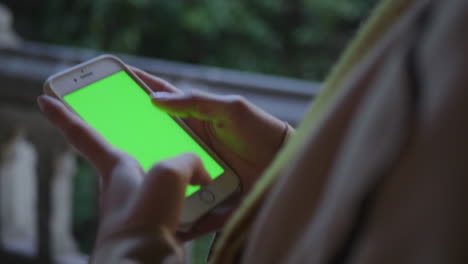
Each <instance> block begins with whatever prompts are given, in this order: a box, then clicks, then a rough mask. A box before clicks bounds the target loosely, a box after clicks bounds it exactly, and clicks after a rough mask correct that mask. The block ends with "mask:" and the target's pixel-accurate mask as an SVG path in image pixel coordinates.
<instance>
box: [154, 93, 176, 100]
mask: <svg viewBox="0 0 468 264" xmlns="http://www.w3.org/2000/svg"><path fill="white" fill-rule="evenodd" d="M150 96H151V99H154V100H166V99H172V98H174V93H168V92H154V93H152V94H151V95H150Z"/></svg>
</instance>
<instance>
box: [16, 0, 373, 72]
mask: <svg viewBox="0 0 468 264" xmlns="http://www.w3.org/2000/svg"><path fill="white" fill-rule="evenodd" d="M18 1H19V2H20V3H23V5H25V6H27V8H28V10H30V11H29V13H28V11H25V10H26V8H21V4H18ZM7 2H11V5H15V6H16V7H17V8H14V11H15V9H17V10H23V11H24V12H18V14H16V19H17V20H18V30H19V31H20V32H21V33H22V35H23V36H25V37H26V38H29V39H33V40H39V41H46V42H52V43H58V44H65V45H72V46H78V47H87V48H93V49H100V50H105V51H109V52H121V53H130V54H136V55H142V56H149V57H157V58H164V59H169V60H176V61H183V62H190V63H197V64H205V65H213V66H220V67H227V68H234V69H239V70H245V71H255V72H263V73H270V74H279V75H288V76H293V77H298V78H306V79H314V80H322V79H323V77H324V75H325V74H326V73H327V71H328V70H329V68H330V66H331V65H332V63H333V61H335V60H336V58H337V56H338V55H339V52H340V51H341V50H342V48H343V47H344V46H345V44H346V43H347V41H348V40H349V39H350V37H351V36H352V34H353V33H354V32H355V31H356V29H357V27H358V26H359V24H360V23H361V21H362V20H363V18H365V17H366V16H367V15H368V13H369V12H370V10H371V8H372V7H373V6H374V4H375V2H376V1H375V0H333V1H330V0H214V1H213V0H99V1H96V0H80V1H63V0H43V1H33V2H39V3H40V6H39V4H37V3H36V4H35V5H37V8H34V7H33V8H32V9H31V7H32V6H31V5H34V3H31V1H25V0H10V1H7ZM7 4H8V3H7Z"/></svg>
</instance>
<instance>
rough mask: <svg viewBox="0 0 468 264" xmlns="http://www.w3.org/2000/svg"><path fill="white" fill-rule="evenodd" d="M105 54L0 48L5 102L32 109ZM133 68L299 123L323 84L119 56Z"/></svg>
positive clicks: (0, 93) (0, 96)
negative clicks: (65, 75)
mask: <svg viewBox="0 0 468 264" xmlns="http://www.w3.org/2000/svg"><path fill="white" fill-rule="evenodd" d="M99 54H101V52H99V51H94V50H86V49H77V48H70V47H63V46H57V45H49V44H42V43H35V42H22V43H21V44H20V45H17V46H15V47H9V48H4V49H0V61H1V62H2V63H1V64H0V80H1V82H2V86H3V87H2V89H1V90H0V103H1V102H18V103H20V104H22V105H24V106H32V104H33V103H34V99H35V97H36V96H37V95H39V94H40V93H41V92H42V83H43V81H44V80H45V79H46V78H47V77H48V76H49V75H51V74H52V73H55V72H57V71H59V70H62V69H64V68H67V67H69V66H71V65H74V64H77V63H79V62H82V61H84V60H87V59H89V58H92V57H95V56H97V55H99ZM117 55H118V56H119V57H120V58H122V59H123V60H124V61H126V62H127V63H129V64H131V65H134V66H136V67H139V68H141V69H143V70H145V71H147V72H150V73H152V74H155V75H158V76H160V77H162V78H165V79H167V80H169V81H171V82H172V83H173V84H174V85H176V86H177V87H179V88H181V89H183V90H190V89H199V90H204V91H208V92H214V93H219V94H240V95H242V96H245V97H246V98H247V99H249V100H250V101H252V102H253V103H254V104H256V105H258V106H259V107H261V108H263V109H264V110H266V111H267V112H270V113H271V114H273V115H275V116H277V117H279V118H281V119H283V120H285V121H288V122H290V123H291V124H293V125H294V124H297V123H298V122H299V120H300V119H301V117H302V115H303V114H304V112H305V109H306V107H307V105H308V104H309V102H310V101H311V99H312V98H313V97H314V96H315V95H316V94H317V92H318V90H319V87H320V84H319V83H317V82H309V81H303V80H297V79H292V78H284V77H276V76H269V75H264V74H254V73H246V72H239V71H233V70H226V69H219V68H215V67H205V66H196V65H191V64H185V63H178V62H172V61H165V60H158V59H149V58H144V57H137V56H130V55H122V54H117Z"/></svg>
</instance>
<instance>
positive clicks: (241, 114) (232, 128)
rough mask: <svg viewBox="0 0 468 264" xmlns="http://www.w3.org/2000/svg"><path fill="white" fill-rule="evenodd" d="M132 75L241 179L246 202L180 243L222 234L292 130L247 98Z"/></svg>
mask: <svg viewBox="0 0 468 264" xmlns="http://www.w3.org/2000/svg"><path fill="white" fill-rule="evenodd" d="M132 69H133V71H134V72H135V73H136V74H137V75H138V76H139V77H140V78H141V79H142V80H143V81H144V82H145V83H146V84H147V85H148V86H149V87H150V88H151V89H152V91H153V92H154V93H153V94H152V100H153V103H154V104H155V105H156V106H157V107H159V108H160V109H162V110H164V111H166V112H168V113H169V114H171V115H174V116H178V117H182V118H184V121H185V122H186V123H187V124H188V125H189V126H190V128H191V129H192V130H194V131H195V133H197V135H198V136H199V137H200V138H201V139H202V140H203V141H204V142H205V143H207V145H208V146H209V147H210V148H211V149H213V150H214V151H215V152H216V153H217V154H218V155H219V156H220V157H221V158H222V159H223V160H224V161H225V162H226V163H227V164H229V165H230V167H231V168H232V169H233V170H234V171H235V172H236V174H237V175H238V176H239V177H240V181H241V185H242V186H241V187H242V189H241V196H238V197H236V198H237V199H236V198H235V199H231V200H230V202H228V204H225V205H224V207H225V208H226V207H227V208H228V210H223V211H222V213H216V212H214V213H212V214H210V215H208V216H207V217H205V219H203V221H201V222H200V223H198V224H197V225H195V226H194V227H193V229H192V230H191V231H189V232H188V233H185V234H182V233H181V234H179V235H180V236H179V237H180V238H182V239H184V240H186V239H190V238H193V237H195V236H198V235H201V234H203V233H206V232H210V231H213V230H216V229H218V228H219V227H221V226H223V225H224V222H225V221H226V219H227V218H228V217H229V216H230V214H231V213H232V212H233V210H234V209H235V208H236V206H237V205H238V203H239V201H240V199H241V198H242V196H243V195H245V194H246V193H248V192H249V191H250V189H251V188H252V186H253V185H254V183H255V182H256V180H257V179H258V178H259V176H260V175H261V173H262V172H263V171H264V169H265V168H266V167H267V166H268V165H269V164H270V162H271V161H272V160H273V158H274V157H275V155H276V153H277V152H278V150H279V149H280V147H281V145H282V143H283V140H284V137H285V134H286V132H287V131H286V130H288V129H290V128H289V127H288V125H287V124H286V123H284V122H282V121H280V120H278V119H277V118H275V117H273V116H271V115H269V114H267V113H266V112H264V111H263V110H261V109H259V108H258V107H256V106H254V105H252V104H251V103H249V102H247V101H246V100H245V99H243V98H242V97H239V96H221V95H213V94H207V93H201V92H196V93H195V92H193V93H183V92H181V91H180V90H178V89H177V88H175V87H174V86H172V85H171V84H169V83H168V82H166V81H164V80H162V79H159V78H157V77H154V76H152V75H150V74H148V73H145V72H143V71H141V70H139V69H136V68H132Z"/></svg>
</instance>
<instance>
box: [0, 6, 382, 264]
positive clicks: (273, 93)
mask: <svg viewBox="0 0 468 264" xmlns="http://www.w3.org/2000/svg"><path fill="white" fill-rule="evenodd" d="M375 2H376V0H335V1H329V0H237V1H233V0H216V1H209V0H112V1H111V0H99V1H96V0H80V1H77V0H75V1H71V0H42V1H31V0H0V124H1V126H0V151H1V152H0V197H1V211H0V212H1V222H0V235H1V254H2V261H0V262H1V263H52V262H55V263H86V258H87V255H88V254H89V252H90V250H91V249H92V246H93V239H94V236H95V231H96V223H97V218H96V213H97V208H96V194H97V191H96V190H97V188H96V185H97V184H96V180H95V179H96V177H95V172H94V170H93V169H92V168H91V167H90V166H89V165H88V164H87V163H86V162H85V161H84V160H82V159H81V158H79V157H78V156H77V154H76V153H74V152H73V150H72V149H71V148H70V147H69V146H68V144H67V143H66V142H65V141H64V140H63V139H62V138H61V136H60V134H58V133H57V132H56V131H54V130H53V129H52V128H50V127H49V126H48V124H47V122H45V121H44V120H43V118H42V116H41V115H40V114H38V113H37V110H36V106H35V103H34V101H35V97H36V96H37V95H39V94H40V93H41V91H42V83H43V82H44V80H45V79H46V78H47V77H48V76H49V75H50V74H52V73H55V72H57V71H59V70H61V69H64V68H66V67H69V66H71V65H74V64H76V63H79V62H81V61H83V60H86V59H89V58H91V57H94V56H96V55H98V54H100V53H103V52H106V53H114V54H117V55H118V56H120V57H121V58H122V59H123V60H124V61H126V62H128V63H129V64H132V65H135V66H137V67H140V68H142V69H144V70H146V71H148V72H150V73H153V74H156V75H158V76H160V77H163V78H165V79H167V80H169V81H171V82H172V83H173V84H175V85H176V86H178V87H179V88H181V89H183V90H190V89H199V90H205V91H209V92H214V93H220V94H228V93H229V94H241V95H243V96H245V97H246V98H247V99H249V100H251V101H253V102H254V103H255V104H257V105H259V106H260V107H261V108H263V109H265V110H266V111H268V112H270V113H271V114H273V115H275V116H277V117H279V118H281V119H283V120H286V121H288V122H289V123H291V124H293V125H296V124H297V123H298V122H299V121H300V119H301V117H302V115H303V113H304V111H305V110H306V108H307V106H308V104H309V103H310V102H312V100H313V97H314V96H315V95H316V94H317V92H318V91H319V89H320V82H322V81H323V79H324V77H325V75H326V74H327V72H328V71H329V70H330V68H331V67H332V65H333V63H334V62H335V61H336V60H337V58H338V56H339V54H340V52H341V51H342V49H343V48H344V47H345V46H346V44H347V43H348V41H349V40H350V38H351V37H352V36H353V34H354V33H355V32H356V30H357V29H358V27H359V25H360V24H361V23H362V22H363V20H365V18H366V17H367V16H368V15H369V13H370V12H371V10H372V8H373V7H374V6H375ZM18 175H20V176H18ZM211 237H212V236H211V235H210V236H206V237H204V238H200V239H198V240H196V241H194V242H193V243H190V244H188V245H187V249H188V252H190V256H189V258H188V261H189V263H204V262H205V258H206V254H207V250H208V245H209V243H210V240H211Z"/></svg>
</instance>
